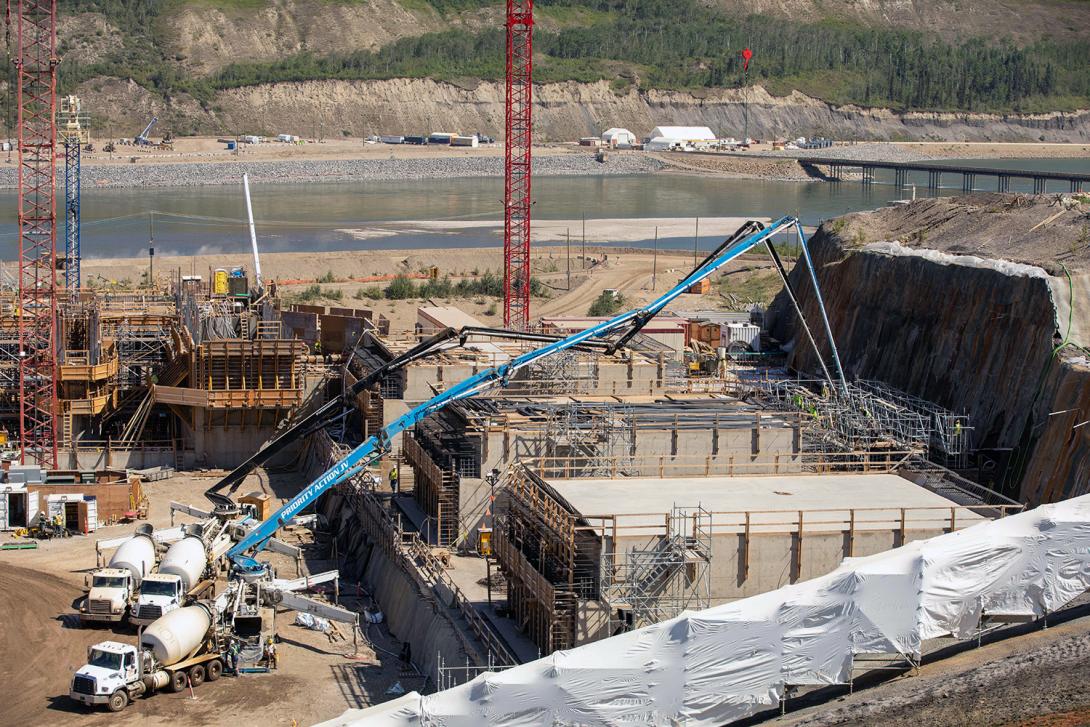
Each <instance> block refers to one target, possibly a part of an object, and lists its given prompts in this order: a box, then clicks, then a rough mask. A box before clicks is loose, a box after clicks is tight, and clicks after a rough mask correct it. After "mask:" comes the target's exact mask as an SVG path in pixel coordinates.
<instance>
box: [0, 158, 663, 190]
mask: <svg viewBox="0 0 1090 727" xmlns="http://www.w3.org/2000/svg"><path fill="white" fill-rule="evenodd" d="M662 166H663V165H662V162H660V161H658V160H656V159H652V158H651V157H648V156H645V155H643V154H613V155H610V156H608V157H607V159H606V161H605V163H598V162H596V161H595V160H594V157H593V156H591V155H590V154H560V155H551V156H541V157H537V158H535V159H534V174H535V175H542V176H565V175H571V176H584V175H620V174H647V173H649V172H654V171H657V170H658V169H661V168H662ZM61 173H62V172H61V170H60V169H59V168H58V184H63V177H61ZM243 173H249V175H250V180H251V181H252V182H254V183H257V184H260V183H293V184H295V183H300V182H358V181H365V180H413V179H449V178H455V177H500V176H503V159H501V158H498V157H452V158H449V159H445V158H429V159H381V160H374V159H342V160H328V159H309V160H283V161H245V160H240V161H231V162H198V163H192V164H188V163H174V164H145V163H143V162H139V163H136V164H115V165H90V164H87V165H84V167H83V180H82V181H83V187H84V189H88V188H92V187H102V188H123V187H201V186H206V185H215V184H238V182H239V179H240V178H241V177H242V175H243ZM16 184H17V179H16V170H15V169H14V168H4V169H0V188H14V187H15V186H16Z"/></svg>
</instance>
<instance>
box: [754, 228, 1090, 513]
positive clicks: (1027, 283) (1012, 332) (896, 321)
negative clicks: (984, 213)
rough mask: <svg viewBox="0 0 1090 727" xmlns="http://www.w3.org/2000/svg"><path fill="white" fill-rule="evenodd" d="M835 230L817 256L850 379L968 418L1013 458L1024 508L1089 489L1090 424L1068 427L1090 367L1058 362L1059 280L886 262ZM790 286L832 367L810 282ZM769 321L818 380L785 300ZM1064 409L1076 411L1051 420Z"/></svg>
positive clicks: (818, 240) (1084, 401)
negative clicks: (1056, 298)
mask: <svg viewBox="0 0 1090 727" xmlns="http://www.w3.org/2000/svg"><path fill="white" fill-rule="evenodd" d="M836 227H837V223H835V222H834V223H832V224H830V223H826V224H824V225H822V227H821V228H819V230H818V232H817V233H816V234H815V235H814V237H813V238H812V240H811V249H812V252H813V258H814V263H815V266H816V267H817V270H818V280H819V282H820V285H821V289H822V295H823V296H824V298H825V303H826V309H827V311H828V314H829V319H830V322H831V325H832V329H833V332H834V335H835V336H836V340H837V346H838V349H839V353H840V357H841V360H842V362H843V365H844V368H845V372H846V375H847V376H848V378H849V379H852V378H873V379H880V380H882V381H885V382H887V383H889V384H891V385H893V386H895V387H897V388H900V389H902V390H904V391H907V392H910V393H912V394H915V395H917V396H921V397H923V398H925V399H928V400H931V401H934V402H936V403H938V404H940V405H942V406H944V407H946V408H948V409H951V410H953V411H956V412H965V413H968V414H969V415H970V417H971V423H972V426H973V427H974V429H973V437H972V439H973V445H974V447H976V448H1010V449H1012V450H1014V451H1013V454H1012V464H1013V470H1012V471H1013V473H1014V476H1015V481H1016V483H1017V482H1018V481H1019V477H1018V476H1019V475H1020V474H1021V477H1020V488H1018V489H1016V490H1012V491H1011V494H1015V493H1017V494H1019V495H1020V497H1021V498H1022V499H1023V500H1025V501H1027V502H1030V503H1037V502H1042V501H1052V500H1056V499H1062V498H1065V497H1070V496H1073V495H1077V494H1084V493H1085V492H1087V491H1090V431H1087V430H1088V429H1090V425H1088V426H1086V427H1080V428H1077V429H1072V427H1073V425H1074V424H1076V423H1078V421H1085V420H1086V419H1088V418H1090V365H1088V364H1087V361H1086V360H1085V358H1083V357H1081V356H1080V355H1079V353H1078V350H1077V349H1075V350H1074V352H1073V351H1072V350H1071V349H1065V350H1062V351H1059V352H1057V353H1055V354H1054V349H1055V348H1056V342H1057V340H1058V338H1059V337H1058V332H1057V313H1056V305H1055V303H1054V295H1055V294H1054V293H1053V290H1054V288H1056V287H1058V286H1055V285H1054V284H1055V282H1056V281H1055V279H1054V278H1052V277H1051V276H1049V275H1047V274H1046V273H1045V271H1044V270H1042V269H1040V268H1033V267H1031V266H1028V265H1015V264H1011V263H1006V262H1002V261H994V260H991V261H989V260H980V259H979V258H968V257H965V258H961V259H962V260H965V261H966V262H965V263H959V262H951V261H950V258H949V256H945V255H936V254H933V253H930V251H913V252H912V253H907V254H889V253H887V252H883V251H882V248H881V246H879V245H874V244H871V245H864V246H859V245H858V244H856V243H854V242H848V241H847V240H845V239H842V238H841V237H839V236H838V234H837V232H834V228H836ZM966 246H967V247H971V246H970V245H968V244H967V245H966ZM791 279H792V281H793V285H794V286H795V288H796V290H797V291H798V294H799V297H800V299H801V303H802V306H803V312H804V314H805V316H806V318H807V320H808V321H810V322H811V326H812V327H814V326H816V327H817V328H815V330H814V333H815V338H816V339H817V340H818V344H819V347H820V348H821V349H822V355H823V356H824V357H825V358H826V361H827V362H830V365H831V359H830V356H829V347H828V341H827V339H826V337H825V335H824V333H823V331H822V330H821V327H820V318H819V314H818V308H817V304H816V300H815V296H814V295H813V287H812V285H811V283H810V280H809V275H808V273H807V272H806V271H805V269H804V268H803V267H802V266H801V265H800V266H796V268H795V270H794V271H792V273H791ZM772 314H773V318H774V321H775V322H774V323H773V331H772V332H773V335H775V336H776V337H778V338H780V340H783V341H788V342H790V343H789V344H788V345H790V346H793V353H792V357H791V365H792V366H793V367H795V368H797V369H799V370H802V371H809V372H813V371H819V370H820V368H819V366H818V363H817V358H816V356H815V354H814V352H813V350H812V348H810V346H809V345H808V344H807V343H806V339H805V337H804V336H803V335H801V331H800V329H799V327H798V325H797V320H796V316H795V315H794V314H793V311H792V310H791V307H790V302H789V300H788V299H787V298H786V296H784V295H783V294H781V296H780V297H778V298H777V300H776V301H775V302H774V303H773V306H772ZM1061 410H1073V411H1070V412H1069V413H1068V414H1067V415H1063V416H1058V415H1053V416H1050V414H1051V413H1052V412H1057V411H1061ZM1076 420H1077V421H1076ZM1016 486H1017V485H1016Z"/></svg>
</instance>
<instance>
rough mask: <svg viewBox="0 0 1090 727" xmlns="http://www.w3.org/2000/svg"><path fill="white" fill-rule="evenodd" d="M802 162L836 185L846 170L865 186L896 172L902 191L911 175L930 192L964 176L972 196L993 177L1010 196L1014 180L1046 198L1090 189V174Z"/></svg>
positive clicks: (849, 161) (841, 161)
mask: <svg viewBox="0 0 1090 727" xmlns="http://www.w3.org/2000/svg"><path fill="white" fill-rule="evenodd" d="M798 161H799V163H800V164H802V165H803V166H805V167H826V168H828V170H829V171H828V173H827V174H826V175H825V176H827V177H829V178H831V179H832V180H834V181H839V180H840V179H841V178H843V176H844V173H845V170H848V169H860V170H862V174H861V175H860V179H861V181H862V183H863V184H864V185H867V184H874V174H875V172H876V171H877V170H879V169H884V170H892V171H893V184H894V186H896V187H897V188H898V189H903V188H905V187H907V186H908V174H909V172H924V173H926V174H927V188H928V189H933V190H934V189H939V187H940V186H941V185H942V177H943V175H944V174H945V175H954V174H960V175H961V189H962V191H964V192H972V191H974V190H976V189H979V188H978V187H977V186H976V179H977V177H991V178H994V179H995V180H996V190H997V191H999V192H1009V191H1010V185H1011V180H1012V179H1026V180H1032V181H1033V193H1034V194H1044V193H1045V192H1047V191H1048V183H1049V182H1061V183H1063V182H1066V183H1067V189H1068V191H1070V192H1081V191H1082V190H1083V185H1084V184H1085V185H1087V186H1088V187H1090V172H1067V171H1052V172H1047V171H1028V170H1025V169H993V168H990V167H974V166H970V165H961V164H957V165H951V164H934V163H928V162H878V161H866V160H859V159H836V158H828V157H799V158H798Z"/></svg>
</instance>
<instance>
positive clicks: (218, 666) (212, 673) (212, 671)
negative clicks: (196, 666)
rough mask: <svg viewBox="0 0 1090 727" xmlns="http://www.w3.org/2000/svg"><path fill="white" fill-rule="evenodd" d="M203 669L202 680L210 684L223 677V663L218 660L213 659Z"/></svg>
mask: <svg viewBox="0 0 1090 727" xmlns="http://www.w3.org/2000/svg"><path fill="white" fill-rule="evenodd" d="M204 669H205V672H206V673H205V675H204V678H205V679H207V680H208V681H210V682H214V681H216V680H217V679H219V678H220V676H222V675H223V662H222V661H220V660H219V659H213V660H212V661H210V662H208V664H207V665H205V667H204Z"/></svg>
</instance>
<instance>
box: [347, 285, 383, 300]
mask: <svg viewBox="0 0 1090 727" xmlns="http://www.w3.org/2000/svg"><path fill="white" fill-rule="evenodd" d="M352 297H353V298H355V299H356V300H382V288H376V287H374V286H372V287H370V288H360V289H359V290H357V291H356V294H355V295H353V296H352Z"/></svg>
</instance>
